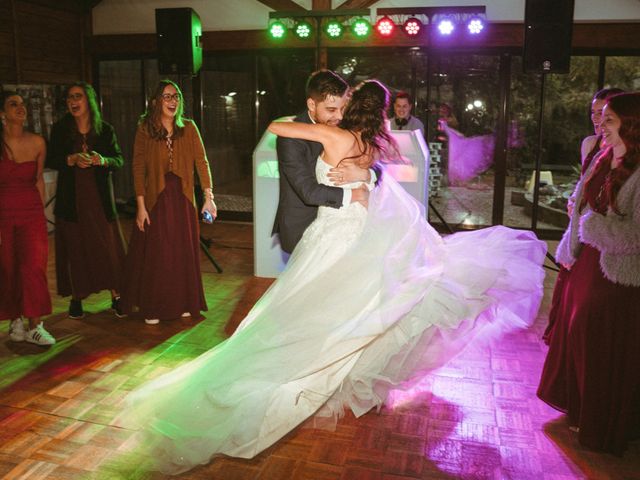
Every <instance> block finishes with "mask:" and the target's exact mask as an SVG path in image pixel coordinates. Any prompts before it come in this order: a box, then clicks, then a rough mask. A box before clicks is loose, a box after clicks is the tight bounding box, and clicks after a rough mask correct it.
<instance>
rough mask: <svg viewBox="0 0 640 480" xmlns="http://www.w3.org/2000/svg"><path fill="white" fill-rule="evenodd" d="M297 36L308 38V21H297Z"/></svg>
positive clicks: (309, 31) (309, 32) (309, 30)
mask: <svg viewBox="0 0 640 480" xmlns="http://www.w3.org/2000/svg"><path fill="white" fill-rule="evenodd" d="M295 33H296V36H297V37H298V38H304V39H306V38H309V37H310V36H311V24H310V23H309V22H304V21H302V22H298V23H297V24H296V29H295Z"/></svg>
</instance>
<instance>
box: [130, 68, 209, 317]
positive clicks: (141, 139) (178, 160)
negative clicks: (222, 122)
mask: <svg viewBox="0 0 640 480" xmlns="http://www.w3.org/2000/svg"><path fill="white" fill-rule="evenodd" d="M182 101H183V98H182V93H181V92H180V88H179V87H178V86H177V85H176V84H175V83H173V82H171V81H170V80H161V81H160V82H159V84H158V86H157V88H156V90H155V93H154V95H153V97H152V99H151V100H150V102H149V106H148V108H147V111H146V113H145V114H144V115H142V117H141V118H140V123H139V125H138V131H137V133H136V140H135V144H134V147H133V181H134V186H135V192H136V201H137V207H138V210H137V215H136V225H135V226H134V228H133V233H132V235H131V241H130V244H129V253H128V256H127V261H126V264H125V275H124V277H125V279H124V288H123V292H122V303H123V307H124V309H125V311H126V312H129V313H134V312H135V313H139V314H140V315H142V316H143V317H144V319H145V322H146V323H147V324H149V325H154V324H157V323H159V321H160V319H172V318H178V317H180V316H183V317H186V316H189V315H192V316H199V315H200V311H203V310H207V305H206V302H205V298H204V291H203V288H202V278H201V275H200V250H199V248H200V240H199V239H200V236H199V225H198V214H197V211H196V202H195V198H194V184H193V183H194V181H193V173H194V169H195V170H197V172H198V177H199V178H200V183H201V185H202V189H203V192H204V196H205V198H204V206H203V208H202V213H203V214H204V213H205V211H206V212H208V213H210V214H211V216H212V217H213V218H215V216H216V214H217V209H216V205H215V203H214V202H213V192H212V188H211V173H210V171H209V162H208V161H207V156H206V153H205V150H204V145H203V144H202V139H201V138H200V133H199V132H198V128H197V127H196V125H195V124H194V123H193V121H191V120H187V119H185V118H183V117H182V113H183V104H182Z"/></svg>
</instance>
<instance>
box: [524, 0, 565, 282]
mask: <svg viewBox="0 0 640 480" xmlns="http://www.w3.org/2000/svg"><path fill="white" fill-rule="evenodd" d="M573 7H574V0H526V3H525V12H524V25H525V30H524V51H523V54H522V65H523V69H524V72H525V73H539V74H541V75H540V76H541V78H540V115H539V117H538V149H537V152H536V170H535V184H534V189H533V208H532V209H531V228H532V229H533V230H536V229H537V226H538V202H539V200H540V169H541V168H542V122H543V118H544V99H545V98H544V97H545V95H544V89H545V78H546V76H547V74H548V73H569V66H570V62H571V36H572V33H573ZM547 258H548V259H549V260H551V261H552V262H553V263H554V264H555V265H556V267H559V265H558V263H557V262H556V260H555V258H553V256H552V255H551V254H550V253H549V252H547ZM545 266H546V265H545ZM554 270H555V269H554Z"/></svg>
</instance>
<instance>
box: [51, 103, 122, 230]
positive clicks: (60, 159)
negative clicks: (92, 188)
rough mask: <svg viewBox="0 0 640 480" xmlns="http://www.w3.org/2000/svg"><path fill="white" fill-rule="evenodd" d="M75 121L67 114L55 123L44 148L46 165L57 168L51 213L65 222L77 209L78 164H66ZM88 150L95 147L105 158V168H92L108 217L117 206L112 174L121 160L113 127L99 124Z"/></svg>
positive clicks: (72, 218) (69, 219)
mask: <svg viewBox="0 0 640 480" xmlns="http://www.w3.org/2000/svg"><path fill="white" fill-rule="evenodd" d="M74 129H75V124H74V120H73V118H72V117H70V116H69V115H66V116H65V117H63V118H62V120H60V121H58V122H56V123H55V124H54V125H53V128H52V130H51V138H50V139H49V145H48V149H47V161H46V164H45V165H46V167H48V168H52V169H54V170H57V171H58V183H57V187H56V205H55V208H54V211H53V212H54V214H55V216H56V217H59V218H62V219H64V220H67V221H71V222H75V221H77V220H78V212H77V211H76V182H75V173H76V168H77V167H70V166H68V165H67V156H68V155H70V154H72V153H75V152H74V151H73V143H74V140H73V137H74V135H73V133H72V132H73V131H74ZM90 148H91V150H95V151H96V152H98V153H99V154H100V155H102V156H103V157H104V159H105V160H106V162H107V164H106V166H104V167H91V169H92V170H93V172H94V174H95V177H96V187H97V188H98V194H99V196H100V201H101V203H102V208H103V209H104V214H105V216H106V217H107V220H113V219H115V218H116V207H115V200H114V195H113V181H112V178H111V177H112V174H113V171H114V170H117V169H118V168H121V167H122V165H123V163H124V159H123V157H122V152H121V151H120V146H119V145H118V140H117V139H116V134H115V131H114V130H113V127H112V126H111V125H110V124H108V123H106V122H103V123H102V132H101V133H100V135H98V136H97V137H96V136H94V137H93V138H92V141H91V146H90Z"/></svg>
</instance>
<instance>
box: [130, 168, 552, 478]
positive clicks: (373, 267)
mask: <svg viewBox="0 0 640 480" xmlns="http://www.w3.org/2000/svg"><path fill="white" fill-rule="evenodd" d="M387 177H388V176H386V177H385V179H384V181H383V182H382V185H381V186H380V187H378V188H376V190H374V192H372V195H371V198H370V203H369V210H368V211H367V210H365V209H364V208H363V207H361V206H360V205H359V204H353V205H351V206H350V207H348V208H343V209H340V210H335V209H324V208H321V209H320V212H319V215H318V219H317V220H316V221H315V222H314V223H313V224H312V225H311V226H310V227H309V228H308V229H307V231H306V232H305V235H304V237H303V239H302V241H301V243H300V245H299V246H298V247H297V248H296V250H295V251H294V253H293V255H292V257H291V259H290V264H289V266H288V267H287V269H286V270H285V272H283V274H282V275H281V277H280V278H279V279H278V280H277V281H276V282H275V283H274V284H273V285H272V287H271V288H270V289H269V290H268V291H267V292H266V293H265V295H264V296H263V297H262V298H261V299H260V300H259V301H258V302H257V303H256V305H255V306H254V308H253V309H252V311H251V312H250V313H249V315H248V316H247V317H246V318H245V319H244V321H243V322H242V323H241V324H240V326H239V327H238V330H237V331H236V332H235V333H234V335H233V336H232V337H230V338H229V339H228V340H226V341H225V342H223V343H221V344H219V345H218V346H216V347H215V348H213V349H212V350H210V351H208V352H206V353H205V354H203V355H202V356H200V357H199V358H197V359H195V360H193V361H192V362H189V363H188V364H185V365H183V366H182V367H180V368H178V369H176V370H175V371H173V372H171V373H169V374H167V375H164V376H162V377H160V378H158V379H156V380H154V381H152V382H150V383H148V384H146V385H144V386H142V387H141V388H140V389H138V390H137V391H134V392H133V393H132V394H131V395H130V397H129V398H128V408H127V410H126V412H125V415H124V417H122V418H121V419H120V422H119V423H120V425H122V426H127V427H135V426H137V427H138V428H141V429H142V431H143V435H144V443H145V444H146V445H149V446H150V449H151V454H152V458H153V459H154V460H155V461H156V462H157V468H158V469H160V470H162V471H164V472H166V473H172V474H176V473H180V472H182V471H185V470H188V469H190V468H192V467H193V466H195V465H198V464H201V463H206V462H208V461H209V460H210V459H211V458H212V457H213V456H215V455H230V456H237V457H244V458H250V457H253V456H254V455H256V454H257V453H259V452H260V451H262V450H263V449H265V448H267V447H268V446H270V445H271V444H273V443H274V442H275V441H277V440H278V439H279V438H281V437H282V436H284V435H285V434H286V433H287V432H289V431H290V430H292V429H293V428H295V427H296V426H297V425H299V424H300V423H301V422H303V421H304V420H306V419H308V418H309V417H312V416H315V417H316V418H319V419H324V420H328V421H329V423H332V422H335V420H336V419H337V418H339V417H340V416H341V415H342V413H343V411H344V409H345V408H349V409H351V410H352V411H353V412H354V413H355V415H357V416H359V415H363V414H364V413H366V412H367V411H369V410H370V409H372V408H377V407H379V406H380V405H382V403H383V402H384V401H385V399H386V397H387V393H388V392H389V390H390V389H392V388H398V387H402V385H405V384H407V382H410V381H411V380H412V379H415V378H417V377H420V376H422V375H424V374H425V373H427V372H429V371H431V370H433V369H434V368H437V367H439V366H441V365H443V364H444V363H446V362H447V361H448V360H449V359H450V358H451V357H452V356H453V355H455V354H457V353H459V352H460V351H462V350H463V348H464V347H465V346H466V345H468V344H469V342H471V341H473V340H474V339H476V338H477V337H479V336H490V335H495V334H497V333H500V332H503V331H506V330H509V329H513V328H518V327H526V326H527V325H529V324H530V323H531V322H532V321H533V320H534V318H535V316H536V313H537V310H538V307H539V303H540V299H541V297H542V281H543V277H544V273H543V270H542V268H541V264H542V262H543V260H544V254H545V245H544V243H542V242H540V241H539V240H537V239H536V237H535V236H534V235H533V234H532V233H530V232H524V231H515V230H510V229H507V228H503V227H496V228H489V229H485V230H480V231H476V232H471V233H461V234H456V235H452V236H450V237H447V238H446V239H444V240H443V239H442V238H441V237H440V236H439V235H438V234H437V233H436V232H435V231H434V230H433V229H432V228H431V227H430V226H429V225H428V224H427V222H426V221H425V219H424V211H423V210H422V209H421V207H420V206H419V205H418V204H417V203H415V201H414V200H413V199H412V198H411V197H410V196H409V195H407V194H406V193H405V192H404V190H402V188H401V187H400V186H399V185H398V184H397V183H396V182H395V181H394V180H393V179H391V178H387Z"/></svg>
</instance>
